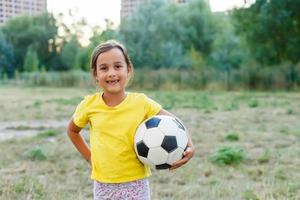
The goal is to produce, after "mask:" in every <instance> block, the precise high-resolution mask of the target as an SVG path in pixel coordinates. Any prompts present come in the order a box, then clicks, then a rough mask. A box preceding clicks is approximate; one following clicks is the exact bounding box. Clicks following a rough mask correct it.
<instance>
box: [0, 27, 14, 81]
mask: <svg viewBox="0 0 300 200" xmlns="http://www.w3.org/2000/svg"><path fill="white" fill-rule="evenodd" d="M14 71H15V69H14V53H13V48H12V46H11V45H10V44H9V43H8V42H7V41H6V39H5V37H4V34H3V33H2V31H1V30H0V75H3V74H6V75H7V76H8V77H12V76H13V74H14Z"/></svg>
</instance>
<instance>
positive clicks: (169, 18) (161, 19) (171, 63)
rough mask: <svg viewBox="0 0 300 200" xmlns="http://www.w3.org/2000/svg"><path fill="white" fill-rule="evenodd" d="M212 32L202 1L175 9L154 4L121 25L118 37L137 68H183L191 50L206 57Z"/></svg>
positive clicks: (205, 7)
mask: <svg viewBox="0 0 300 200" xmlns="http://www.w3.org/2000/svg"><path fill="white" fill-rule="evenodd" d="M215 30H216V29H215V28H214V23H213V17H212V14H211V12H210V10H209V9H208V6H207V4H206V1H203V0H196V1H191V2H190V3H188V4H187V5H179V6H178V5H177V4H172V3H167V1H159V0H158V1H157V0H156V1H151V2H149V3H146V4H143V6H142V7H140V8H139V9H137V11H136V12H135V13H134V14H133V15H132V16H130V17H129V18H128V19H127V20H124V21H122V24H121V27H120V36H121V39H122V41H123V42H124V43H125V44H126V46H127V48H128V50H129V52H130V55H131V56H132V60H133V62H134V64H135V65H136V66H138V67H145V66H148V67H154V68H160V67H187V66H188V65H189V64H190V62H189V50H190V49H191V48H192V47H193V46H194V48H195V49H196V51H198V52H200V53H201V54H202V55H204V56H207V55H208V54H209V53H210V50H211V45H212V41H213V37H214V32H215Z"/></svg>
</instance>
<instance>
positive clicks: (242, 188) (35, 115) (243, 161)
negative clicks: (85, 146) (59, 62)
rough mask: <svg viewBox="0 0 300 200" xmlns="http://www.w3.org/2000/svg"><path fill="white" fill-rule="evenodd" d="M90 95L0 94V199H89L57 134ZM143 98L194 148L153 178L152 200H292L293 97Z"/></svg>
mask: <svg viewBox="0 0 300 200" xmlns="http://www.w3.org/2000/svg"><path fill="white" fill-rule="evenodd" d="M95 91H96V90H95V89H93V88H92V89H81V88H80V89H75V88H71V89H70V88H59V89H58V88H42V87H39V88H28V87H11V86H8V87H4V86H0V110H1V113H2V114H1V115H0V149H1V153H0V155H1V157H0V199H5V200H10V199H46V200H47V199H51V200H52V199H70V200H73V199H92V181H91V180H90V179H89V174H90V169H89V167H88V165H87V163H86V162H85V161H84V160H83V159H82V158H81V157H80V155H79V153H78V152H77V151H76V150H75V148H74V147H73V146H72V144H71V142H70V141H69V139H68V138H67V136H66V125H67V122H68V120H69V119H70V117H71V116H72V112H73V111H74V109H75V106H76V105H77V104H78V103H79V102H80V100H81V99H82V97H83V96H84V95H86V94H89V93H93V92H95ZM144 92H145V93H146V94H147V95H149V96H150V97H152V98H153V99H155V100H156V101H158V102H159V103H161V104H162V105H163V106H164V107H165V108H166V109H168V110H169V111H171V112H173V113H174V114H176V115H177V116H178V117H179V118H180V119H181V120H182V121H183V122H184V123H185V125H186V126H187V127H188V128H189V130H190V132H191V135H192V139H193V142H194V145H195V147H196V154H195V156H194V158H193V159H192V160H191V161H190V162H189V163H188V164H187V165H185V166H183V167H182V168H179V169H177V170H175V171H168V170H165V171H153V175H152V176H151V178H150V182H151V193H152V198H153V199H157V200H163V199H166V200H169V199H171V200H173V199H175V200H176V199H178V200H185V199H186V200H190V199H191V200H193V199H195V200H196V199H197V200H199V199H200V200H202V199H203V200H210V199H212V200H214V199H222V200H226V199H228V200H229V199H230V200H234V199H239V200H240V199H245V200H250V199H252V200H255V199H260V200H261V199H278V200H282V199H292V200H296V199H300V123H299V119H300V94H298V93H286V92H275V93H271V92H204V91H144ZM83 135H84V136H85V138H86V139H87V140H88V138H89V135H88V130H87V129H85V130H84V132H83Z"/></svg>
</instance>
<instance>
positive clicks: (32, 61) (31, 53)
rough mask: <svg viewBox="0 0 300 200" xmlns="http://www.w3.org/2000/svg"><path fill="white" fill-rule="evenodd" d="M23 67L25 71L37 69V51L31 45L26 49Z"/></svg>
mask: <svg viewBox="0 0 300 200" xmlns="http://www.w3.org/2000/svg"><path fill="white" fill-rule="evenodd" d="M23 69H24V71H25V72H34V71H38V70H39V58H38V55H37V52H36V51H35V50H34V49H33V48H31V47H29V48H28V50H27V53H26V56H25V60H24V67H23Z"/></svg>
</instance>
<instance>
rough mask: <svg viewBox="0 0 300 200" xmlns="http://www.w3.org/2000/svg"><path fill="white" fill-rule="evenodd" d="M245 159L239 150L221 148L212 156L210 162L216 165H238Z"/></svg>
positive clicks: (242, 152)
mask: <svg viewBox="0 0 300 200" xmlns="http://www.w3.org/2000/svg"><path fill="white" fill-rule="evenodd" d="M244 157H245V153H244V151H243V150H242V149H240V148H235V147H221V148H219V149H217V151H216V152H215V153H214V154H213V155H212V157H211V161H212V162H213V163H215V164H217V165H232V164H239V163H240V162H241V161H242V160H243V159H244Z"/></svg>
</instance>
